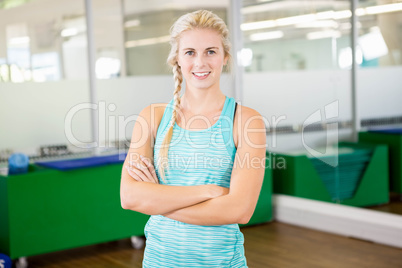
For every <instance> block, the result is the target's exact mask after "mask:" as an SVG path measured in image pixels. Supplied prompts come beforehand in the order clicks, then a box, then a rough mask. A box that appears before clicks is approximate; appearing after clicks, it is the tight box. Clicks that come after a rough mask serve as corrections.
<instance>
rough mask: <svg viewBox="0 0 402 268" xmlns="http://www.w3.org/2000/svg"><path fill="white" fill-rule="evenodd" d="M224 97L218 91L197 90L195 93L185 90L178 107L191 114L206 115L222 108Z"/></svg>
mask: <svg viewBox="0 0 402 268" xmlns="http://www.w3.org/2000/svg"><path fill="white" fill-rule="evenodd" d="M225 99H226V96H225V94H223V93H222V91H221V90H220V89H219V90H217V91H215V92H212V91H208V90H206V91H203V90H198V91H197V92H194V91H191V90H187V89H186V92H185V93H184V94H183V96H182V98H181V101H180V104H181V105H180V106H181V107H182V109H183V110H184V111H185V112H190V113H192V114H206V113H210V112H213V111H216V110H219V109H221V108H222V103H224V102H225Z"/></svg>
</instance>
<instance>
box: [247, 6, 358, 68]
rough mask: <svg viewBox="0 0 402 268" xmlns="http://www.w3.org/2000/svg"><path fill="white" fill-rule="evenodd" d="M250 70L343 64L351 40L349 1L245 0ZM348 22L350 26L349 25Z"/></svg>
mask: <svg viewBox="0 0 402 268" xmlns="http://www.w3.org/2000/svg"><path fill="white" fill-rule="evenodd" d="M243 3H244V6H243V8H242V15H243V23H242V25H241V30H242V32H243V40H244V46H245V47H246V48H248V49H251V50H252V51H253V59H252V63H251V64H250V65H249V66H248V67H246V68H245V70H246V71H247V72H263V71H277V70H308V69H338V68H339V65H338V57H339V55H340V50H341V49H343V48H345V47H348V46H349V43H350V41H349V40H350V37H349V35H350V22H349V20H350V17H351V12H350V10H349V6H350V3H349V1H275V2H262V1H244V2H243ZM348 23H349V25H348Z"/></svg>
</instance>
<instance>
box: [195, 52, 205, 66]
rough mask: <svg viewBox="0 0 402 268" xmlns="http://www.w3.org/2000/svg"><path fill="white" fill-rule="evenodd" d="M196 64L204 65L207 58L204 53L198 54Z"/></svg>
mask: <svg viewBox="0 0 402 268" xmlns="http://www.w3.org/2000/svg"><path fill="white" fill-rule="evenodd" d="M194 64H195V66H203V65H204V64H205V58H204V56H203V55H198V56H197V57H196V58H195V62H194Z"/></svg>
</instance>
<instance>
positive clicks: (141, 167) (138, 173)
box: [125, 155, 159, 184]
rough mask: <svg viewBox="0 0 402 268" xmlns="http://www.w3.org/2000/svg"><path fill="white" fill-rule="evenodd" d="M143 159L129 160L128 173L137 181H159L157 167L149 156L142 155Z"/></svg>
mask: <svg viewBox="0 0 402 268" xmlns="http://www.w3.org/2000/svg"><path fill="white" fill-rule="evenodd" d="M140 158H141V159H138V160H136V161H129V165H126V166H125V168H126V169H127V172H128V174H129V175H130V176H131V177H132V178H133V179H135V180H136V181H145V182H152V183H157V184H158V183H159V180H158V177H157V176H156V172H155V168H154V166H153V165H152V163H151V161H150V160H149V159H148V158H145V157H143V156H142V155H140Z"/></svg>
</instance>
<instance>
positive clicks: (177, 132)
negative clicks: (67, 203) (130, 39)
mask: <svg viewBox="0 0 402 268" xmlns="http://www.w3.org/2000/svg"><path fill="white" fill-rule="evenodd" d="M170 43H171V51H170V54H169V57H168V63H169V64H170V65H171V66H172V69H173V74H174V79H175V90H174V92H173V95H174V98H173V99H172V100H171V101H170V102H169V103H168V104H160V105H150V106H148V107H146V108H145V109H144V110H143V111H142V112H141V114H140V117H139V118H140V119H141V120H137V122H136V124H135V126H134V130H133V135H132V141H131V142H132V144H131V147H130V149H129V152H128V155H127V158H126V160H125V163H124V168H123V171H122V177H121V193H120V194H121V204H122V207H123V208H124V209H130V210H134V211H138V212H141V213H144V214H148V215H151V217H150V219H149V220H148V222H147V224H146V226H145V236H146V247H145V251H144V259H143V267H198V268H199V267H209V268H211V267H247V262H246V258H245V253H244V245H243V244H244V237H243V234H242V233H241V232H240V230H239V226H238V224H239V223H247V222H248V221H249V219H250V217H251V216H252V214H253V212H254V209H255V206H256V203H257V199H258V196H259V193H260V190H261V185H262V181H263V177H264V171H265V143H266V133H265V125H264V121H263V120H262V117H261V115H260V114H259V113H258V112H256V111H255V110H253V109H251V108H248V107H245V106H241V105H236V103H235V100H234V99H233V98H229V97H227V96H225V95H224V94H223V93H222V91H221V89H220V86H219V80H220V76H221V73H222V69H223V67H224V66H225V65H227V64H228V62H229V61H230V59H231V55H230V43H229V40H228V29H227V27H226V25H225V23H224V22H223V20H222V19H220V18H219V17H218V16H216V15H215V14H213V13H212V12H209V11H205V10H199V11H196V12H193V13H188V14H186V15H184V16H182V17H180V18H179V19H178V20H177V21H176V22H175V23H174V25H173V26H172V28H171V41H170ZM183 79H184V81H185V83H186V91H185V93H184V94H182V95H181V94H180V93H181V84H182V81H183ZM139 141H141V142H139ZM154 160H155V161H154Z"/></svg>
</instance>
